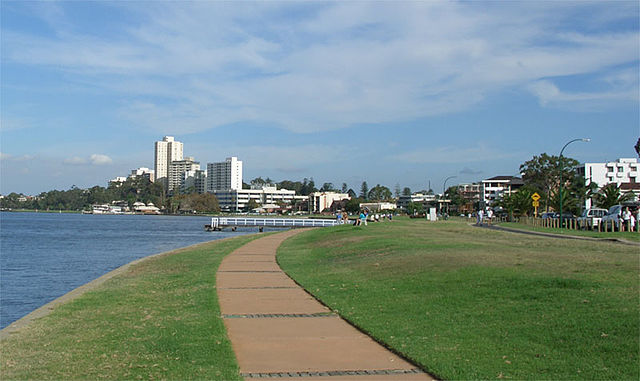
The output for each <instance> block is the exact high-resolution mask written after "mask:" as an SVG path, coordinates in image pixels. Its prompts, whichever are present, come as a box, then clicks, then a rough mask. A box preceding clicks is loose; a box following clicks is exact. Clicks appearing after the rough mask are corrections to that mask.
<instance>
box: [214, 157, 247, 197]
mask: <svg viewBox="0 0 640 381" xmlns="http://www.w3.org/2000/svg"><path fill="white" fill-rule="evenodd" d="M230 189H232V190H241V189H242V161H240V160H238V158H237V157H235V156H234V157H228V158H227V159H226V160H225V161H223V162H219V163H208V164H207V192H214V191H223V190H230Z"/></svg>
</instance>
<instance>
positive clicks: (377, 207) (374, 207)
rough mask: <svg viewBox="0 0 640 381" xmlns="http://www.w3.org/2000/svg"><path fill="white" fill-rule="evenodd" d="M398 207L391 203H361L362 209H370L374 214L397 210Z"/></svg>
mask: <svg viewBox="0 0 640 381" xmlns="http://www.w3.org/2000/svg"><path fill="white" fill-rule="evenodd" d="M397 208H398V206H397V205H396V204H393V203H391V202H363V203H360V209H368V210H370V211H372V212H381V211H383V210H396V209H397Z"/></svg>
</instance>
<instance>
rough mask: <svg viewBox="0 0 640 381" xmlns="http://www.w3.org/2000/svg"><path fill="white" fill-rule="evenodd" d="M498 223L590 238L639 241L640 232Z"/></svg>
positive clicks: (505, 225)
mask: <svg viewBox="0 0 640 381" xmlns="http://www.w3.org/2000/svg"><path fill="white" fill-rule="evenodd" d="M498 225H500V226H504V227H508V228H513V229H524V230H531V231H536V232H542V233H553V234H563V235H576V236H583V237H592V238H620V239H625V240H627V241H636V242H640V233H638V232H599V231H597V230H595V231H591V230H574V229H559V228H546V227H541V226H532V225H525V224H521V223H517V222H501V223H499V224H498Z"/></svg>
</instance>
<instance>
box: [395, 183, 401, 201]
mask: <svg viewBox="0 0 640 381" xmlns="http://www.w3.org/2000/svg"><path fill="white" fill-rule="evenodd" d="M393 195H394V196H395V197H396V198H399V197H400V184H399V183H396V187H395V189H394V190H393Z"/></svg>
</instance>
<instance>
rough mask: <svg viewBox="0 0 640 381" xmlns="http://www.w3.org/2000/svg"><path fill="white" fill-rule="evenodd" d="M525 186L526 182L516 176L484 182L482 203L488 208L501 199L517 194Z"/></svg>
mask: <svg viewBox="0 0 640 381" xmlns="http://www.w3.org/2000/svg"><path fill="white" fill-rule="evenodd" d="M523 185H524V181H522V179H521V178H520V177H515V176H495V177H492V178H490V179H486V180H482V201H483V202H484V204H485V205H486V206H491V204H493V203H494V202H495V201H496V200H498V199H499V198H501V197H503V196H508V195H510V194H513V193H515V192H517V191H518V189H520V188H522V186H523Z"/></svg>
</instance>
